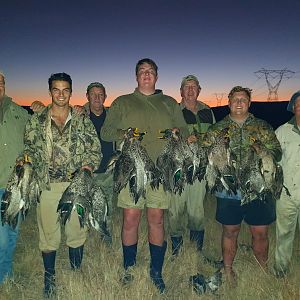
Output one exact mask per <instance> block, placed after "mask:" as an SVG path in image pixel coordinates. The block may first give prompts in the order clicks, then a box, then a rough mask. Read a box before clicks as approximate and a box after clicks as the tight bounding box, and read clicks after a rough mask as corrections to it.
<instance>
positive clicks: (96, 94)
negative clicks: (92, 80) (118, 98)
mask: <svg viewBox="0 0 300 300" xmlns="http://www.w3.org/2000/svg"><path fill="white" fill-rule="evenodd" d="M86 97H87V99H88V101H89V103H90V109H91V111H99V110H102V109H103V104H104V101H105V99H106V95H105V92H104V89H103V88H101V87H96V86H95V87H93V88H91V89H90V90H89V91H88V93H86Z"/></svg>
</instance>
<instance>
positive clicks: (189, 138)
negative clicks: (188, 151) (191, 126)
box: [187, 134, 198, 144]
mask: <svg viewBox="0 0 300 300" xmlns="http://www.w3.org/2000/svg"><path fill="white" fill-rule="evenodd" d="M197 140H198V139H197V137H196V136H195V135H194V134H191V135H190V136H188V138H187V142H188V144H192V143H196V142H197Z"/></svg>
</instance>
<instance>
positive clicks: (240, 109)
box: [228, 86, 252, 119]
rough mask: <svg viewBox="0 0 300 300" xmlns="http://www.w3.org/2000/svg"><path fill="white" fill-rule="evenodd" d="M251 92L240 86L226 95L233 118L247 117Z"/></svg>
mask: <svg viewBox="0 0 300 300" xmlns="http://www.w3.org/2000/svg"><path fill="white" fill-rule="evenodd" d="M251 92H252V91H251V90H250V89H249V88H244V87H241V86H235V87H234V88H233V89H232V90H231V91H230V92H229V95H228V99H229V101H228V106H229V108H230V115H231V116H232V117H233V118H237V119H243V118H246V117H247V116H248V111H249V107H250V103H251Z"/></svg>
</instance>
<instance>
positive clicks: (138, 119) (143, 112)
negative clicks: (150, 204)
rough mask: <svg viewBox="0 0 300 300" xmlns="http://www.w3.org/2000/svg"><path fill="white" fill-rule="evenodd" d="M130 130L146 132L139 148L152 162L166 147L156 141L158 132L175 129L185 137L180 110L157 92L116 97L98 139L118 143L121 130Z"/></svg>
mask: <svg viewBox="0 0 300 300" xmlns="http://www.w3.org/2000/svg"><path fill="white" fill-rule="evenodd" d="M129 127H137V128H138V130H139V131H141V132H143V131H146V132H147V133H146V135H145V136H144V138H143V141H142V145H143V146H144V147H145V148H146V149H147V152H148V154H149V156H150V157H151V159H152V160H153V161H154V162H155V161H156V159H157V157H158V155H159V154H160V153H161V151H162V149H163V147H164V145H165V140H161V139H159V138H158V137H159V136H161V134H160V133H159V131H160V130H164V129H167V128H173V127H177V128H179V129H180V130H181V133H182V135H183V136H184V137H185V136H187V135H188V130H187V125H186V123H185V121H184V118H183V114H182V112H181V109H180V106H179V105H178V103H177V102H176V100H174V99H173V98H171V97H169V96H167V95H164V94H163V93H162V91H160V90H157V91H156V92H155V93H154V94H153V95H149V96H146V95H144V94H142V93H140V92H139V91H138V90H137V89H136V90H135V91H134V92H133V93H132V94H129V95H124V96H121V97H118V98H117V99H116V100H115V101H114V102H113V103H112V105H111V107H110V109H109V111H108V114H107V117H106V119H105V122H104V125H103V127H102V129H101V137H102V139H103V140H105V141H109V142H110V141H120V140H122V138H123V134H124V133H123V132H122V130H124V129H127V128H129Z"/></svg>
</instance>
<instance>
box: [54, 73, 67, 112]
mask: <svg viewBox="0 0 300 300" xmlns="http://www.w3.org/2000/svg"><path fill="white" fill-rule="evenodd" d="M48 84H49V95H50V96H51V98H52V104H54V105H56V106H59V107H64V106H66V105H69V102H70V98H71V96H72V79H71V77H70V75H68V74H66V73H55V74H51V76H50V78H49V80H48Z"/></svg>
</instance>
